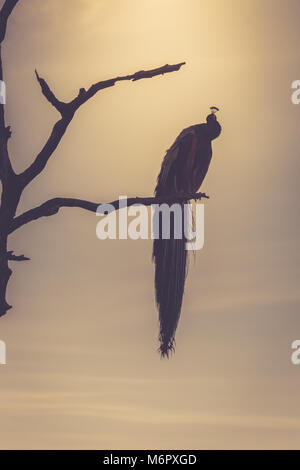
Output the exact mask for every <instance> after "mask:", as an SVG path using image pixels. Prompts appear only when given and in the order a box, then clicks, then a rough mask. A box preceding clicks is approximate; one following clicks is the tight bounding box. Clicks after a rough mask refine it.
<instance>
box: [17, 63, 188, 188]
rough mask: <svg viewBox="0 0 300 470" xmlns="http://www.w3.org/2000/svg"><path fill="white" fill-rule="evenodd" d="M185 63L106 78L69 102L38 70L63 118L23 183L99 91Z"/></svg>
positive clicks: (36, 171) (23, 176)
mask: <svg viewBox="0 0 300 470" xmlns="http://www.w3.org/2000/svg"><path fill="white" fill-rule="evenodd" d="M184 64H185V62H181V63H179V64H175V65H169V64H166V65H164V66H162V67H159V68H156V69H151V70H141V71H139V72H136V73H134V74H132V75H125V76H121V77H115V78H112V79H110V80H104V81H101V82H98V83H95V84H94V85H92V86H91V87H90V88H89V89H88V90H87V91H86V90H85V89H84V88H80V90H79V93H78V96H76V98H74V99H73V100H72V101H70V102H69V103H64V102H62V101H60V100H58V99H57V97H56V96H55V95H54V93H53V91H52V90H51V89H50V87H49V85H48V83H47V82H46V80H45V79H43V78H41V77H40V76H39V74H38V72H37V71H36V72H35V73H36V77H37V80H38V82H39V84H40V86H41V89H42V93H43V95H44V96H45V98H46V99H47V100H48V101H49V103H51V104H52V105H53V106H54V107H55V108H56V109H57V110H58V111H59V113H60V114H61V115H62V118H61V119H60V120H59V121H57V122H56V124H55V125H54V127H53V130H52V132H51V135H50V137H49V138H48V140H47V142H46V144H45V146H44V147H43V149H42V150H41V152H40V153H39V154H38V155H37V157H36V159H35V161H34V162H33V163H32V164H31V165H30V166H29V167H28V168H27V169H26V170H25V171H24V172H23V173H22V174H21V175H20V178H21V180H22V181H23V185H24V186H26V185H27V184H29V183H30V181H32V180H33V179H34V178H35V177H36V176H37V175H38V174H40V173H41V172H42V171H43V169H44V168H45V166H46V164H47V162H48V160H49V158H50V157H51V155H52V154H53V152H54V150H55V149H56V148H57V146H58V145H59V143H60V141H61V139H62V137H63V135H64V133H65V131H66V129H67V127H68V125H69V124H70V122H71V120H72V118H73V116H74V113H75V112H76V111H77V110H78V108H79V107H80V106H81V105H82V104H83V103H85V102H86V101H88V100H89V99H90V98H92V97H93V96H94V95H95V94H96V93H97V92H98V91H100V90H103V89H104V88H108V87H112V86H114V84H115V83H116V82H119V81H124V80H131V81H137V80H141V79H144V78H151V77H154V76H156V75H164V74H165V73H170V72H174V71H177V70H179V69H180V68H181V66H182V65H184Z"/></svg>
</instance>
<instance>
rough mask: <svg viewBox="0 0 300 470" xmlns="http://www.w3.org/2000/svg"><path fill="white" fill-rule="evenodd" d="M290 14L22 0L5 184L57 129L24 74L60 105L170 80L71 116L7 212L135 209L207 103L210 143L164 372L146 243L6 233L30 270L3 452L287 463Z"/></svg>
mask: <svg viewBox="0 0 300 470" xmlns="http://www.w3.org/2000/svg"><path fill="white" fill-rule="evenodd" d="M2 3H3V2H1V4H2ZM299 18H300V3H299V1H298V0H288V1H283V0H280V1H278V0H251V1H250V0H247V1H246V0H215V1H214V2H211V1H210V0H51V1H47V2H45V1H42V0H20V2H19V5H18V6H17V7H16V8H15V10H14V12H13V15H12V17H11V18H10V21H9V26H8V32H7V39H6V42H5V45H4V47H3V49H4V50H3V56H4V57H3V60H4V73H5V81H6V84H7V106H6V117H7V124H8V125H11V126H12V132H13V134H12V139H11V141H10V152H11V155H12V158H13V164H14V167H15V169H16V170H17V171H21V170H23V169H24V168H25V167H26V166H27V165H28V164H29V163H30V162H31V161H32V160H33V158H34V157H35V155H36V154H37V152H38V151H39V150H40V149H41V146H42V145H43V143H44V142H45V139H46V138H47V136H48V135H49V133H50V129H51V126H52V124H53V123H54V122H55V119H57V113H56V111H55V110H54V108H52V107H51V106H50V105H49V103H48V102H47V101H46V100H45V99H44V97H43V96H42V94H41V92H40V88H39V86H38V84H37V82H36V80H35V76H34V69H35V68H37V69H38V71H39V73H40V75H41V76H42V77H45V78H47V80H48V81H49V83H50V85H51V86H52V88H53V89H54V90H55V92H56V94H57V96H58V97H59V98H61V99H62V100H68V99H71V98H72V97H74V96H75V95H76V94H77V93H78V90H79V88H81V87H85V88H87V87H88V86H89V85H90V84H91V83H94V82H96V81H98V80H101V79H106V78H111V77H114V76H116V75H120V74H127V73H133V72H135V71H137V70H141V69H146V68H153V67H157V66H160V65H163V64H165V63H177V62H181V61H186V65H185V66H184V67H183V68H182V69H181V70H180V71H179V72H175V73H172V74H168V75H166V76H163V77H156V78H153V79H151V80H141V81H138V82H136V83H127V82H124V83H119V84H117V85H116V86H115V87H113V88H109V89H107V90H104V91H103V92H101V94H98V95H97V96H96V97H94V98H93V100H91V101H89V102H88V103H86V104H85V105H84V107H82V108H81V109H80V111H79V112H78V113H77V114H76V116H75V118H74V120H73V122H72V124H71V126H70V128H69V130H68V132H67V134H66V135H65V137H64V139H63V141H62V144H61V145H60V147H59V149H58V150H57V151H56V152H55V155H53V158H52V159H51V161H50V162H49V164H48V166H47V168H46V170H45V171H44V173H43V174H42V175H41V176H39V177H38V178H37V179H36V180H35V182H34V183H33V184H32V185H31V186H30V187H28V188H27V190H26V191H25V192H24V195H23V198H22V201H21V205H20V208H19V212H21V211H23V210H24V209H29V208H30V207H32V206H34V205H37V204H39V203H41V202H44V201H45V200H47V199H48V198H50V197H54V196H74V197H82V198H85V199H91V200H94V201H103V202H108V201H111V200H113V199H116V198H117V197H118V196H119V195H128V196H136V195H140V196H142V195H144V196H149V195H151V194H152V193H153V189H154V186H155V179H156V176H157V173H158V171H159V168H160V164H161V161H162V159H163V156H164V153H165V150H166V149H167V148H168V147H169V146H170V145H171V143H172V142H173V140H174V139H175V137H176V135H177V134H178V133H179V132H180V131H181V130H182V129H183V128H184V127H187V126H188V125H191V124H195V123H198V122H201V121H203V120H204V119H205V116H206V114H207V113H208V109H209V106H211V105H215V106H218V107H220V109H221V111H220V113H219V120H220V122H221V124H222V126H223V133H222V135H221V136H220V138H219V139H217V140H216V141H215V142H214V156H213V161H212V165H211V168H210V170H209V174H208V177H207V178H206V180H205V182H204V184H203V186H202V189H203V191H206V192H207V193H208V194H209V195H210V200H209V201H207V202H205V247H204V249H203V250H202V251H200V252H198V253H197V257H196V263H194V262H193V261H192V262H191V264H190V269H189V275H188V280H187V286H186V294H185V298H184V305H183V314H182V317H181V321H180V325H179V328H178V333H177V351H176V354H175V356H173V357H172V358H171V359H170V360H169V361H167V360H163V361H162V360H160V358H159V355H158V354H157V352H156V348H157V346H158V344H157V334H158V324H157V312H156V308H155V304H154V289H153V266H152V263H151V242H150V241H141V240H139V241H130V240H128V241H127V240H122V241H100V240H98V239H97V238H96V234H95V230H96V223H97V219H96V217H95V216H93V214H91V213H87V212H84V211H81V210H80V209H63V210H61V211H60V213H59V214H58V215H56V216H53V217H49V218H45V219H41V220H40V221H38V222H33V223H32V224H28V225H27V226H25V227H23V228H22V229H21V230H19V231H18V232H17V233H16V234H14V235H13V236H12V237H11V239H10V249H13V250H14V251H15V252H16V253H24V254H25V255H27V256H29V257H31V261H30V262H27V263H15V264H14V265H13V269H14V272H13V276H12V278H11V281H10V284H9V292H8V301H9V303H11V304H13V307H14V308H13V310H11V311H9V313H8V314H7V316H5V317H3V318H1V319H0V339H2V340H5V341H6V344H7V365H6V366H0V421H1V430H0V447H1V448H2V449H6V448H26V449H29V448H44V449H45V448H47V449H48V448H80V449H81V448H84V449H88V448H100V449H103V448H108V449H110V448H123V449H127V448H128V449H134V448H153V449H164V448H171V449H175V448H186V449H189V448H190V449H192V448H200V449H201V448H204V449H212V448H300V445H299V443H300V410H299V387H300V365H299V366H295V365H292V364H291V361H290V356H291V352H292V350H291V343H292V341H293V340H295V339H300V313H299V301H300V294H299V261H300V260H299V248H298V243H299V239H300V233H299V232H300V225H299V171H300V163H299V151H300V144H299V122H300V105H299V106H296V105H293V104H292V103H291V99H290V96H291V82H292V81H293V80H296V79H300V61H299V47H298V44H299V26H300V25H299Z"/></svg>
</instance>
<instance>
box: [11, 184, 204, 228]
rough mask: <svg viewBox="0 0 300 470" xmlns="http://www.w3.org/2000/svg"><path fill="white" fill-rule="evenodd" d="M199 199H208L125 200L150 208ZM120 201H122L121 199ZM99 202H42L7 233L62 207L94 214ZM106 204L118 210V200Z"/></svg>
mask: <svg viewBox="0 0 300 470" xmlns="http://www.w3.org/2000/svg"><path fill="white" fill-rule="evenodd" d="M201 198H206V199H209V196H207V195H206V194H205V193H194V194H180V195H178V194H176V195H173V196H165V197H162V196H160V197H131V198H128V199H127V207H129V206H132V205H133V204H142V205H144V206H151V205H152V204H162V203H166V202H168V203H175V202H180V201H189V200H191V199H194V200H199V199H201ZM121 201H122V199H121ZM101 204H102V203H101V202H90V201H85V200H83V199H74V198H63V197H56V198H53V199H49V201H46V202H44V203H43V204H41V205H40V206H38V207H35V208H33V209H30V210H28V211H26V212H24V213H23V214H21V215H19V216H17V217H15V218H14V219H13V221H12V224H11V225H10V228H9V233H12V232H14V231H15V230H17V229H19V228H20V227H22V226H23V225H26V224H27V223H28V222H32V221H33V220H37V219H40V218H41V217H49V216H50V215H54V214H57V212H58V211H59V209H61V208H62V207H77V208H81V209H84V210H87V211H90V212H94V213H96V211H97V208H98V207H99V206H100V205H101ZM108 204H110V205H112V206H113V207H114V208H115V210H118V209H119V208H120V200H119V199H117V200H116V201H113V202H109V203H108Z"/></svg>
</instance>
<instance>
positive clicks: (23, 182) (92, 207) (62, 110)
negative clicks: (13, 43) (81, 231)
mask: <svg viewBox="0 0 300 470" xmlns="http://www.w3.org/2000/svg"><path fill="white" fill-rule="evenodd" d="M19 1H20V0H5V2H4V4H3V7H2V9H1V11H0V80H1V82H3V81H4V80H3V71H2V55H1V48H2V44H3V41H4V39H5V34H6V27H7V22H8V19H9V16H10V15H11V13H12V11H13V9H14V7H15V6H16V5H17V4H18V3H19ZM184 64H185V62H181V63H178V64H175V65H169V64H167V65H164V66H162V67H159V68H155V69H152V70H141V71H139V72H136V73H134V74H132V75H125V76H119V77H115V78H112V79H110V80H104V81H100V82H97V83H95V84H94V85H91V86H90V87H89V88H88V89H87V90H86V89H84V88H80V90H79V93H78V95H77V96H76V97H75V98H74V99H73V100H71V101H69V102H64V101H60V100H59V99H58V98H57V97H56V96H55V94H54V93H53V91H52V90H51V89H50V87H49V85H48V83H47V82H46V80H44V79H43V78H41V77H40V75H39V74H38V72H37V71H35V74H36V78H37V80H38V83H39V84H40V87H41V90H42V94H43V95H44V97H45V98H46V99H47V100H48V101H49V103H50V104H51V105H52V106H54V107H55V109H56V110H57V111H58V113H59V114H60V117H59V119H58V121H57V122H56V123H55V124H54V126H53V129H52V130H51V133H50V135H49V137H48V139H47V141H46V143H45V145H44V146H43V148H42V149H41V151H40V152H39V153H38V155H37V156H36V157H35V159H34V160H33V162H32V163H31V164H30V165H29V167H28V168H26V169H25V171H23V172H22V173H19V174H17V173H16V172H15V171H14V169H13V167H12V163H11V159H10V156H9V153H8V140H9V138H10V137H11V128H10V126H6V124H5V116H4V106H5V105H4V103H3V102H2V101H1V104H0V181H1V186H2V194H1V206H0V316H3V315H5V313H6V312H7V311H8V310H9V309H10V308H11V306H10V305H9V304H8V303H7V301H6V289H7V284H8V281H9V278H10V276H11V274H12V270H11V269H10V267H9V262H11V261H25V260H28V259H29V258H27V257H26V256H24V255H15V254H14V253H13V251H7V241H8V237H9V235H10V234H11V233H13V232H14V231H16V230H17V229H19V228H20V227H22V226H23V225H25V224H27V223H28V222H31V221H33V220H36V219H39V218H41V217H45V216H46V217H48V216H51V215H54V214H56V213H57V212H58V211H59V209H60V208H61V207H78V208H81V209H85V210H88V211H91V212H96V210H97V207H98V206H99V205H100V202H99V203H95V202H89V201H84V200H81V199H75V198H74V199H73V198H63V197H57V198H54V199H50V200H49V201H46V202H45V203H43V204H41V205H40V206H38V207H35V208H33V209H30V210H28V211H26V212H24V213H23V214H21V215H18V216H16V211H17V208H18V204H19V201H20V198H21V195H22V192H23V190H24V188H25V187H26V186H27V185H29V184H30V183H31V182H32V181H33V179H34V178H36V177H37V176H38V175H39V174H40V173H41V172H42V171H43V170H44V168H45V166H46V165H47V162H48V160H49V159H50V157H51V156H52V155H53V153H54V152H55V150H56V148H57V147H58V145H59V143H60V141H61V139H62V137H63V135H64V133H65V132H66V130H67V128H68V126H69V124H70V123H71V121H72V118H73V116H74V114H75V113H76V111H77V110H78V109H79V108H80V106H82V105H83V104H84V103H85V102H86V101H88V100H89V99H90V98H92V97H93V96H94V95H95V94H96V93H98V92H99V91H100V90H104V89H105V88H108V87H112V86H114V85H115V84H116V83H117V82H121V81H124V80H130V81H137V80H141V79H144V78H151V77H154V76H156V75H163V74H165V73H169V72H174V71H177V70H179V69H180V68H181V66H182V65H184ZM201 197H205V194H202V193H198V194H192V195H182V196H180V197H178V196H177V197H176V198H173V200H174V201H176V200H180V199H182V200H183V199H185V200H187V199H195V198H196V199H201ZM165 201H167V199H166V198H164V199H161V198H153V197H149V198H130V199H128V206H130V205H132V204H136V203H141V204H145V205H151V204H153V203H161V202H165ZM111 204H113V205H114V207H115V209H116V210H117V209H118V208H119V201H114V202H112V203H111Z"/></svg>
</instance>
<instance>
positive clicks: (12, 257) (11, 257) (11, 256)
mask: <svg viewBox="0 0 300 470" xmlns="http://www.w3.org/2000/svg"><path fill="white" fill-rule="evenodd" d="M7 259H8V260H9V261H29V260H30V258H27V256H24V255H15V254H14V252H13V251H8V252H7Z"/></svg>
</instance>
